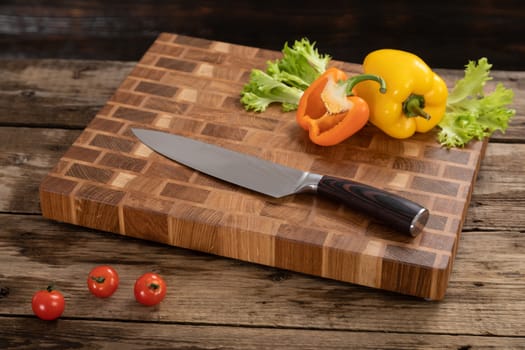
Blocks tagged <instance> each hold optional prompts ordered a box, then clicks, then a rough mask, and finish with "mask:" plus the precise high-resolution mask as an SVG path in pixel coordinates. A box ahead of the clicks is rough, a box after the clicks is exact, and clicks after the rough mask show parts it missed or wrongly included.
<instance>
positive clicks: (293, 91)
mask: <svg viewBox="0 0 525 350" xmlns="http://www.w3.org/2000/svg"><path fill="white" fill-rule="evenodd" d="M302 94H303V91H302V90H300V89H298V88H296V87H293V86H288V85H286V84H284V83H282V82H280V81H279V80H276V79H274V78H273V77H271V76H270V75H268V74H266V73H265V72H263V71H262V70H260V69H252V72H251V74H250V81H249V82H248V84H246V85H245V86H244V88H243V91H242V92H241V103H242V104H243V105H244V107H245V108H246V110H253V111H255V112H262V111H264V110H265V109H266V108H268V106H269V105H270V103H273V102H279V103H281V104H282V109H283V111H285V112H287V111H293V110H295V109H297V105H298V103H299V100H300V99H301V96H302Z"/></svg>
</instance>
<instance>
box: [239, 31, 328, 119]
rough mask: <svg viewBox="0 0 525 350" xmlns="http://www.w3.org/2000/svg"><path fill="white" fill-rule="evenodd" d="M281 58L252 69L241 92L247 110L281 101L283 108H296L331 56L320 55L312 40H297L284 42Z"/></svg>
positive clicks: (260, 109) (262, 107)
mask: <svg viewBox="0 0 525 350" xmlns="http://www.w3.org/2000/svg"><path fill="white" fill-rule="evenodd" d="M282 54H283V56H282V58H280V59H277V60H275V61H268V62H267V68H266V71H265V72H263V71H262V70H260V69H255V68H254V69H252V72H251V74H250V81H249V82H248V83H247V84H246V85H244V87H243V89H242V91H241V103H242V104H243V106H244V108H245V109H246V110H253V111H256V112H263V111H264V110H266V108H267V107H268V106H269V105H270V104H271V103H274V102H275V103H281V105H282V109H283V111H293V110H295V109H297V106H298V104H299V100H300V99H301V96H302V94H303V92H304V90H306V89H307V88H308V86H309V85H310V84H311V83H312V82H313V81H314V80H315V79H317V78H318V77H319V76H320V75H321V74H322V73H324V71H325V70H326V68H327V66H328V63H329V62H330V60H331V57H330V56H328V55H321V54H319V51H318V50H317V49H316V48H315V42H314V43H310V41H309V40H308V39H306V38H303V39H301V40H296V41H295V42H294V44H293V46H292V47H290V46H288V43H285V44H284V48H283V50H282Z"/></svg>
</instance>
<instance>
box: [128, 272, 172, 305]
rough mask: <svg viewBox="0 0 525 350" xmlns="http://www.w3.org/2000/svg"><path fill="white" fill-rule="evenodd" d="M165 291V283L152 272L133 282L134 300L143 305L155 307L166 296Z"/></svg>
mask: <svg viewBox="0 0 525 350" xmlns="http://www.w3.org/2000/svg"><path fill="white" fill-rule="evenodd" d="M166 290H167V287H166V282H165V281H164V280H163V279H162V277H160V276H159V275H158V274H156V273H153V272H148V273H145V274H143V275H142V276H140V277H139V278H138V279H137V280H136V281H135V289H134V291H135V299H136V300H137V301H138V302H139V303H141V304H143V305H147V306H153V305H157V304H158V303H160V302H161V301H162V300H163V299H164V297H165V296H166Z"/></svg>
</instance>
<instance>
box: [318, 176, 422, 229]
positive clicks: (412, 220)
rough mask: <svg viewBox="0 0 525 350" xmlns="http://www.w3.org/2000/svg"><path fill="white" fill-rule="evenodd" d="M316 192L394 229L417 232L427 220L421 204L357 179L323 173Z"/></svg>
mask: <svg viewBox="0 0 525 350" xmlns="http://www.w3.org/2000/svg"><path fill="white" fill-rule="evenodd" d="M317 193H319V194H320V195H323V196H325V197H329V198H331V199H336V200H338V201H340V202H342V203H344V204H345V205H347V206H348V207H350V208H352V209H355V210H357V211H361V212H364V213H365V214H367V215H370V216H371V217H373V218H375V219H377V220H378V221H379V222H381V223H383V224H384V225H387V226H390V227H393V228H395V229H396V230H398V231H401V232H403V233H407V234H409V235H411V236H414V237H415V236H417V235H418V234H419V233H421V230H422V229H423V227H424V226H425V224H426V223H427V220H428V216H429V212H428V210H427V209H426V208H425V207H422V206H421V205H419V204H417V203H415V202H412V201H411V200H408V199H406V198H403V197H400V196H398V195H396V194H393V193H389V192H386V191H383V190H380V189H378V188H375V187H372V186H368V185H365V184H362V183H359V182H355V181H351V180H346V179H341V178H337V177H332V176H327V175H325V176H323V177H322V178H321V180H320V181H319V183H318V185H317Z"/></svg>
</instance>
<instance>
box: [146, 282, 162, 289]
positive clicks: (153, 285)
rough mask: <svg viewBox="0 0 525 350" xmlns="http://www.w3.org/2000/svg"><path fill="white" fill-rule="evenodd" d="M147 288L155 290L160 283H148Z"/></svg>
mask: <svg viewBox="0 0 525 350" xmlns="http://www.w3.org/2000/svg"><path fill="white" fill-rule="evenodd" d="M148 288H149V289H153V290H157V289H159V288H160V285H159V284H158V283H150V284H149V285H148Z"/></svg>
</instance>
